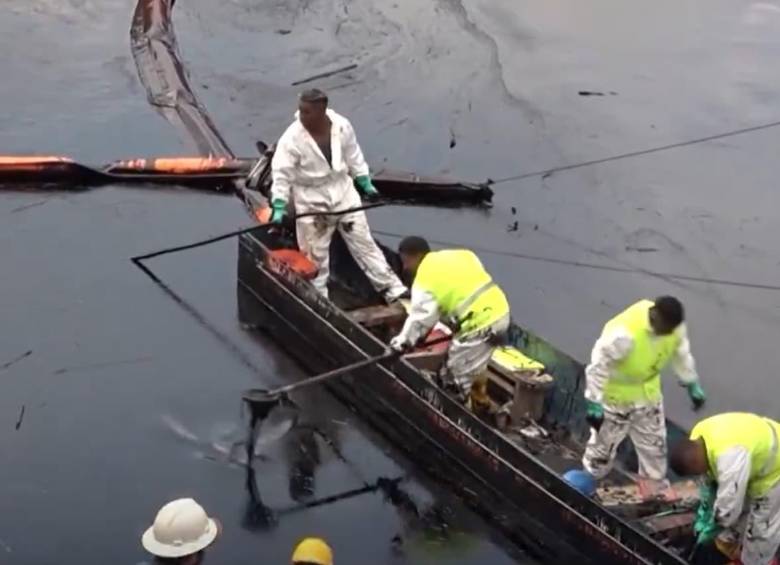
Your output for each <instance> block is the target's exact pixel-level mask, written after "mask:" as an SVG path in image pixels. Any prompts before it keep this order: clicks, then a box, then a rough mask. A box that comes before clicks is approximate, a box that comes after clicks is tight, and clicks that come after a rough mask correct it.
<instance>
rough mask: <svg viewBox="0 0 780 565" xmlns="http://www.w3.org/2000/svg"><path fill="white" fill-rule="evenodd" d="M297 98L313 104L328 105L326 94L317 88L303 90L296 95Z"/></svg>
mask: <svg viewBox="0 0 780 565" xmlns="http://www.w3.org/2000/svg"><path fill="white" fill-rule="evenodd" d="M298 100H300V101H301V102H310V103H314V104H325V106H327V105H328V95H327V94H325V92H324V91H322V90H320V89H319V88H309V89H307V90H304V91H303V92H301V93H300V94H299V95H298Z"/></svg>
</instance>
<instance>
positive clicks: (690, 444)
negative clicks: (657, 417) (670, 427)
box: [670, 412, 780, 565]
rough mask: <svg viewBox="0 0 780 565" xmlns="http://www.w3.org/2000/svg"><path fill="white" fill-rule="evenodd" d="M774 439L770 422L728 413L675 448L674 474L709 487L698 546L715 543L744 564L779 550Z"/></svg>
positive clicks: (775, 427) (757, 563)
mask: <svg viewBox="0 0 780 565" xmlns="http://www.w3.org/2000/svg"><path fill="white" fill-rule="evenodd" d="M778 435H780V424H778V423H777V422H775V421H773V420H770V419H769V418H763V417H761V416H757V415H755V414H747V413H740V412H731V413H726V414H718V415H716V416H711V417H710V418H705V419H704V420H702V421H701V422H699V423H698V424H696V426H694V428H693V430H692V431H691V434H690V438H689V439H686V440H682V441H680V442H679V443H678V444H677V445H675V446H674V448H673V449H672V453H671V458H670V465H671V468H672V470H673V471H674V472H675V473H677V474H679V475H682V476H690V475H704V476H706V478H707V479H708V485H709V488H710V489H711V492H710V493H709V496H708V493H707V489H703V496H702V497H701V500H700V507H699V510H698V512H697V514H696V523H695V524H694V531H695V533H696V535H697V539H696V543H697V544H699V545H702V544H707V543H711V542H713V541H715V543H716V544H717V546H718V548H719V549H721V550H722V551H723V552H724V553H727V554H728V556H729V557H730V558H731V559H732V560H735V561H736V560H739V561H741V562H742V564H743V565H767V564H768V563H772V562H773V560H774V559H775V554H776V553H777V549H778V547H780V458H778ZM740 546H741V550H740V549H739V547H740ZM774 562H775V563H776V561H774Z"/></svg>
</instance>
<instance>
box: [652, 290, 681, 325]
mask: <svg viewBox="0 0 780 565" xmlns="http://www.w3.org/2000/svg"><path fill="white" fill-rule="evenodd" d="M655 310H656V312H658V314H659V315H660V316H661V318H663V320H664V321H665V322H666V323H667V324H669V325H670V326H672V327H675V328H676V327H677V326H679V325H680V324H682V323H683V321H684V320H685V310H684V309H683V305H682V303H681V302H680V301H679V300H677V299H676V298H675V297H674V296H659V297H658V298H656V299H655Z"/></svg>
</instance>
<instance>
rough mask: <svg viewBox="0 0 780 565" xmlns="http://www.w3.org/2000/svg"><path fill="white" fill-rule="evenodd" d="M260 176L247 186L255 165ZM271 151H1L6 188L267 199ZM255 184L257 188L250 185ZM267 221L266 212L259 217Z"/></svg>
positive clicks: (444, 190)
mask: <svg viewBox="0 0 780 565" xmlns="http://www.w3.org/2000/svg"><path fill="white" fill-rule="evenodd" d="M253 170H254V171H256V172H257V173H258V174H257V175H255V176H254V178H255V180H256V181H257V182H256V183H255V184H253V185H251V186H246V184H245V182H244V181H245V179H246V178H247V176H248V175H249V173H250V171H253ZM272 176H273V175H272V174H271V153H270V152H266V153H265V154H263V155H262V156H261V157H260V160H258V159H248V158H233V157H189V156H187V157H155V158H149V159H145V158H138V159H122V160H119V161H114V162H112V163H109V164H107V165H104V166H97V167H95V166H88V165H82V164H81V163H77V162H75V161H74V160H73V159H71V158H69V157H64V156H48V155H41V156H38V155H5V156H0V188H13V187H14V186H18V185H24V186H41V185H50V184H57V185H59V186H60V187H61V188H65V189H79V188H85V187H89V186H100V185H105V184H136V185H137V184H155V185H174V186H185V187H191V188H200V189H204V190H211V191H218V192H229V193H236V194H238V195H239V196H241V197H242V199H243V200H245V201H246V200H247V199H246V198H244V197H246V196H248V195H250V194H254V195H262V196H264V197H265V198H266V199H267V198H269V197H270V192H271V179H272ZM372 176H373V180H374V185H375V186H376V187H377V189H378V190H379V193H380V195H381V196H382V197H383V198H384V199H385V200H387V201H393V202H410V203H419V204H429V205H434V206H440V207H446V206H463V205H477V206H480V205H485V204H488V203H489V202H490V200H491V199H492V196H493V192H492V190H491V189H490V187H488V186H487V185H484V184H473V183H466V182H461V181H457V180H452V179H447V178H441V177H423V176H419V175H417V174H415V173H410V172H403V171H389V170H380V171H378V172H376V173H375V174H373V175H372ZM246 188H250V189H251V190H245V189H246ZM258 219H259V220H260V221H261V222H262V221H263V218H258Z"/></svg>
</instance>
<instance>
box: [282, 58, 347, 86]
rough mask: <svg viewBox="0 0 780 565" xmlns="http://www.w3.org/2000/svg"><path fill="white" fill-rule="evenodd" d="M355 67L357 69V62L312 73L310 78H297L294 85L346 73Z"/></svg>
mask: <svg viewBox="0 0 780 565" xmlns="http://www.w3.org/2000/svg"><path fill="white" fill-rule="evenodd" d="M353 69H357V63H353V64H351V65H347V66H346V67H340V68H338V69H333V70H332V71H326V72H324V73H319V74H316V75H312V76H310V77H308V78H304V79H301V80H296V81H295V82H293V83H292V86H298V85H299V84H305V83H307V82H312V81H314V80H318V79H321V78H327V77H329V76H333V75H337V74H339V73H345V72H347V71H351V70H353Z"/></svg>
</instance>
